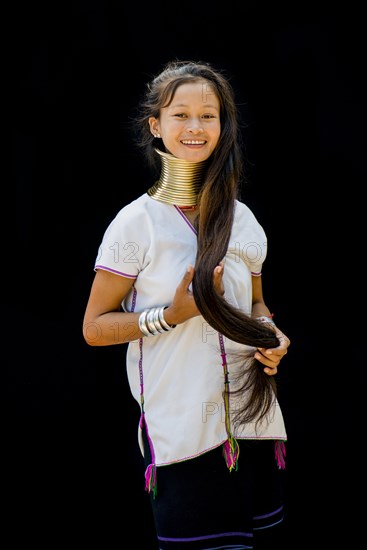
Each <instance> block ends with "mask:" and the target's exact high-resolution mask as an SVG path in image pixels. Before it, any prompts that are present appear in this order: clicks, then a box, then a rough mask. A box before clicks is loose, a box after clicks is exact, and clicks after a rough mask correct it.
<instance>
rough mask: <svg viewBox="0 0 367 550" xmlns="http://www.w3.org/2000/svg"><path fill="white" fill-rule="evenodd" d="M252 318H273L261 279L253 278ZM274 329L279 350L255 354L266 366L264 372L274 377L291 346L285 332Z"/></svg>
mask: <svg viewBox="0 0 367 550" xmlns="http://www.w3.org/2000/svg"><path fill="white" fill-rule="evenodd" d="M251 316H252V317H262V316H265V317H269V318H271V313H270V310H269V308H268V307H267V305H266V304H265V301H264V297H263V290H262V279H261V277H252V312H251ZM272 327H273V328H274V330H275V334H276V335H277V337H278V339H279V341H280V345H279V346H278V347H277V348H272V349H265V348H258V350H257V352H256V353H255V357H256V359H257V360H258V361H260V363H262V364H263V365H265V367H264V371H265V372H266V374H269V375H271V376H273V375H274V374H276V373H277V372H278V365H279V363H280V361H281V359H282V357H283V356H284V355H286V353H287V351H288V349H287V348H288V346H289V344H290V340H289V338H287V336H286V335H285V334H283V332H281V331H280V330H279V329H278V328H277V327H276V325H273V324H272Z"/></svg>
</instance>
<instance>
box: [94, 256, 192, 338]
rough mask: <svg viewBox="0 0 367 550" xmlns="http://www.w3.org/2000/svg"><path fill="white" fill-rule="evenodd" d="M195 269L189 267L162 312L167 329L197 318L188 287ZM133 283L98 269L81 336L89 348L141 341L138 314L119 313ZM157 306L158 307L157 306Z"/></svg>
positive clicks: (125, 278) (141, 335)
mask: <svg viewBox="0 0 367 550" xmlns="http://www.w3.org/2000/svg"><path fill="white" fill-rule="evenodd" d="M193 276H194V268H193V267H192V266H189V267H188V269H187V271H186V273H185V275H184V276H183V278H182V280H181V282H180V284H179V285H178V287H177V289H176V293H175V296H174V297H173V300H172V304H170V305H169V306H168V307H167V309H165V311H164V318H165V320H166V322H167V323H168V324H169V325H178V324H180V323H183V322H184V321H187V319H190V318H191V317H195V316H196V315H199V310H198V309H197V307H196V304H195V301H194V298H193V296H192V293H191V291H190V290H189V285H190V284H191V281H192V278H193ZM133 284H134V279H129V278H127V277H122V276H120V275H115V274H113V273H110V272H109V271H105V270H103V269H98V270H97V272H96V275H95V278H94V281H93V284H92V288H91V291H90V295H89V299H88V303H87V307H86V310H85V314H84V320H83V336H84V339H85V341H86V342H87V344H89V345H90V346H110V345H113V344H123V343H126V342H131V341H133V340H137V339H138V338H141V337H143V334H142V332H141V331H140V329H139V324H138V320H139V316H140V314H141V311H140V312H123V311H121V302H122V301H123V299H124V298H125V297H126V296H127V294H128V292H129V291H130V289H131V287H132V286H133ZM157 305H159V304H157Z"/></svg>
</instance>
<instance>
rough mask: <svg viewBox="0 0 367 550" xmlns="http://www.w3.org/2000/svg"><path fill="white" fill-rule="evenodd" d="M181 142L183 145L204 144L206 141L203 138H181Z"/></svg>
mask: <svg viewBox="0 0 367 550" xmlns="http://www.w3.org/2000/svg"><path fill="white" fill-rule="evenodd" d="M181 143H183V145H205V143H206V141H205V140H204V139H183V140H182V141H181Z"/></svg>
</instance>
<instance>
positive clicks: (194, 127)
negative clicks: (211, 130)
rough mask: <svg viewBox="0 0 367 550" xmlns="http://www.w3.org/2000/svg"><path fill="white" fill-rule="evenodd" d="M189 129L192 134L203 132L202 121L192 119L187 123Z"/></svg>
mask: <svg viewBox="0 0 367 550" xmlns="http://www.w3.org/2000/svg"><path fill="white" fill-rule="evenodd" d="M187 131H188V132H191V133H192V134H201V133H202V132H203V129H202V127H201V121H200V120H197V119H195V120H194V119H191V120H190V121H189V123H188V125H187Z"/></svg>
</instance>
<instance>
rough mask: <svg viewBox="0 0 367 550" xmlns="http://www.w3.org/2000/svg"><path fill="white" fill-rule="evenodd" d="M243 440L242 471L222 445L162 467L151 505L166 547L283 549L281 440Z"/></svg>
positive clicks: (162, 545) (166, 549) (183, 549)
mask: <svg viewBox="0 0 367 550" xmlns="http://www.w3.org/2000/svg"><path fill="white" fill-rule="evenodd" d="M238 443H239V446H240V453H239V457H238V468H237V470H232V471H229V469H228V467H227V465H226V462H225V459H224V457H223V451H222V447H218V448H217V449H214V450H212V451H208V452H207V453H205V454H203V455H201V456H199V457H197V458H193V459H190V460H186V461H184V462H180V463H177V464H173V465H169V466H160V467H158V468H157V485H156V487H157V493H156V495H155V497H153V495H151V505H152V510H153V517H154V523H155V528H156V532H157V538H158V546H157V547H158V548H159V549H160V550H173V549H174V550H188V549H190V550H191V549H192V550H217V549H218V550H219V549H220V550H225V549H228V550H229V549H231V550H244V549H249V548H251V549H252V548H254V549H259V550H260V549H261V550H265V549H266V550H268V549H269V550H270V549H274V550H275V549H276V548H278V547H279V548H281V543H280V542H279V538H281V525H282V521H283V516H284V505H283V475H284V471H283V470H281V469H279V466H278V464H277V462H276V460H275V451H274V447H275V445H274V444H275V442H274V441H272V440H266V441H258V440H256V441H254V440H239V441H238ZM146 457H147V458H146V463H147V464H148V463H149V457H148V456H147V453H146ZM277 545H279V546H277Z"/></svg>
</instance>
